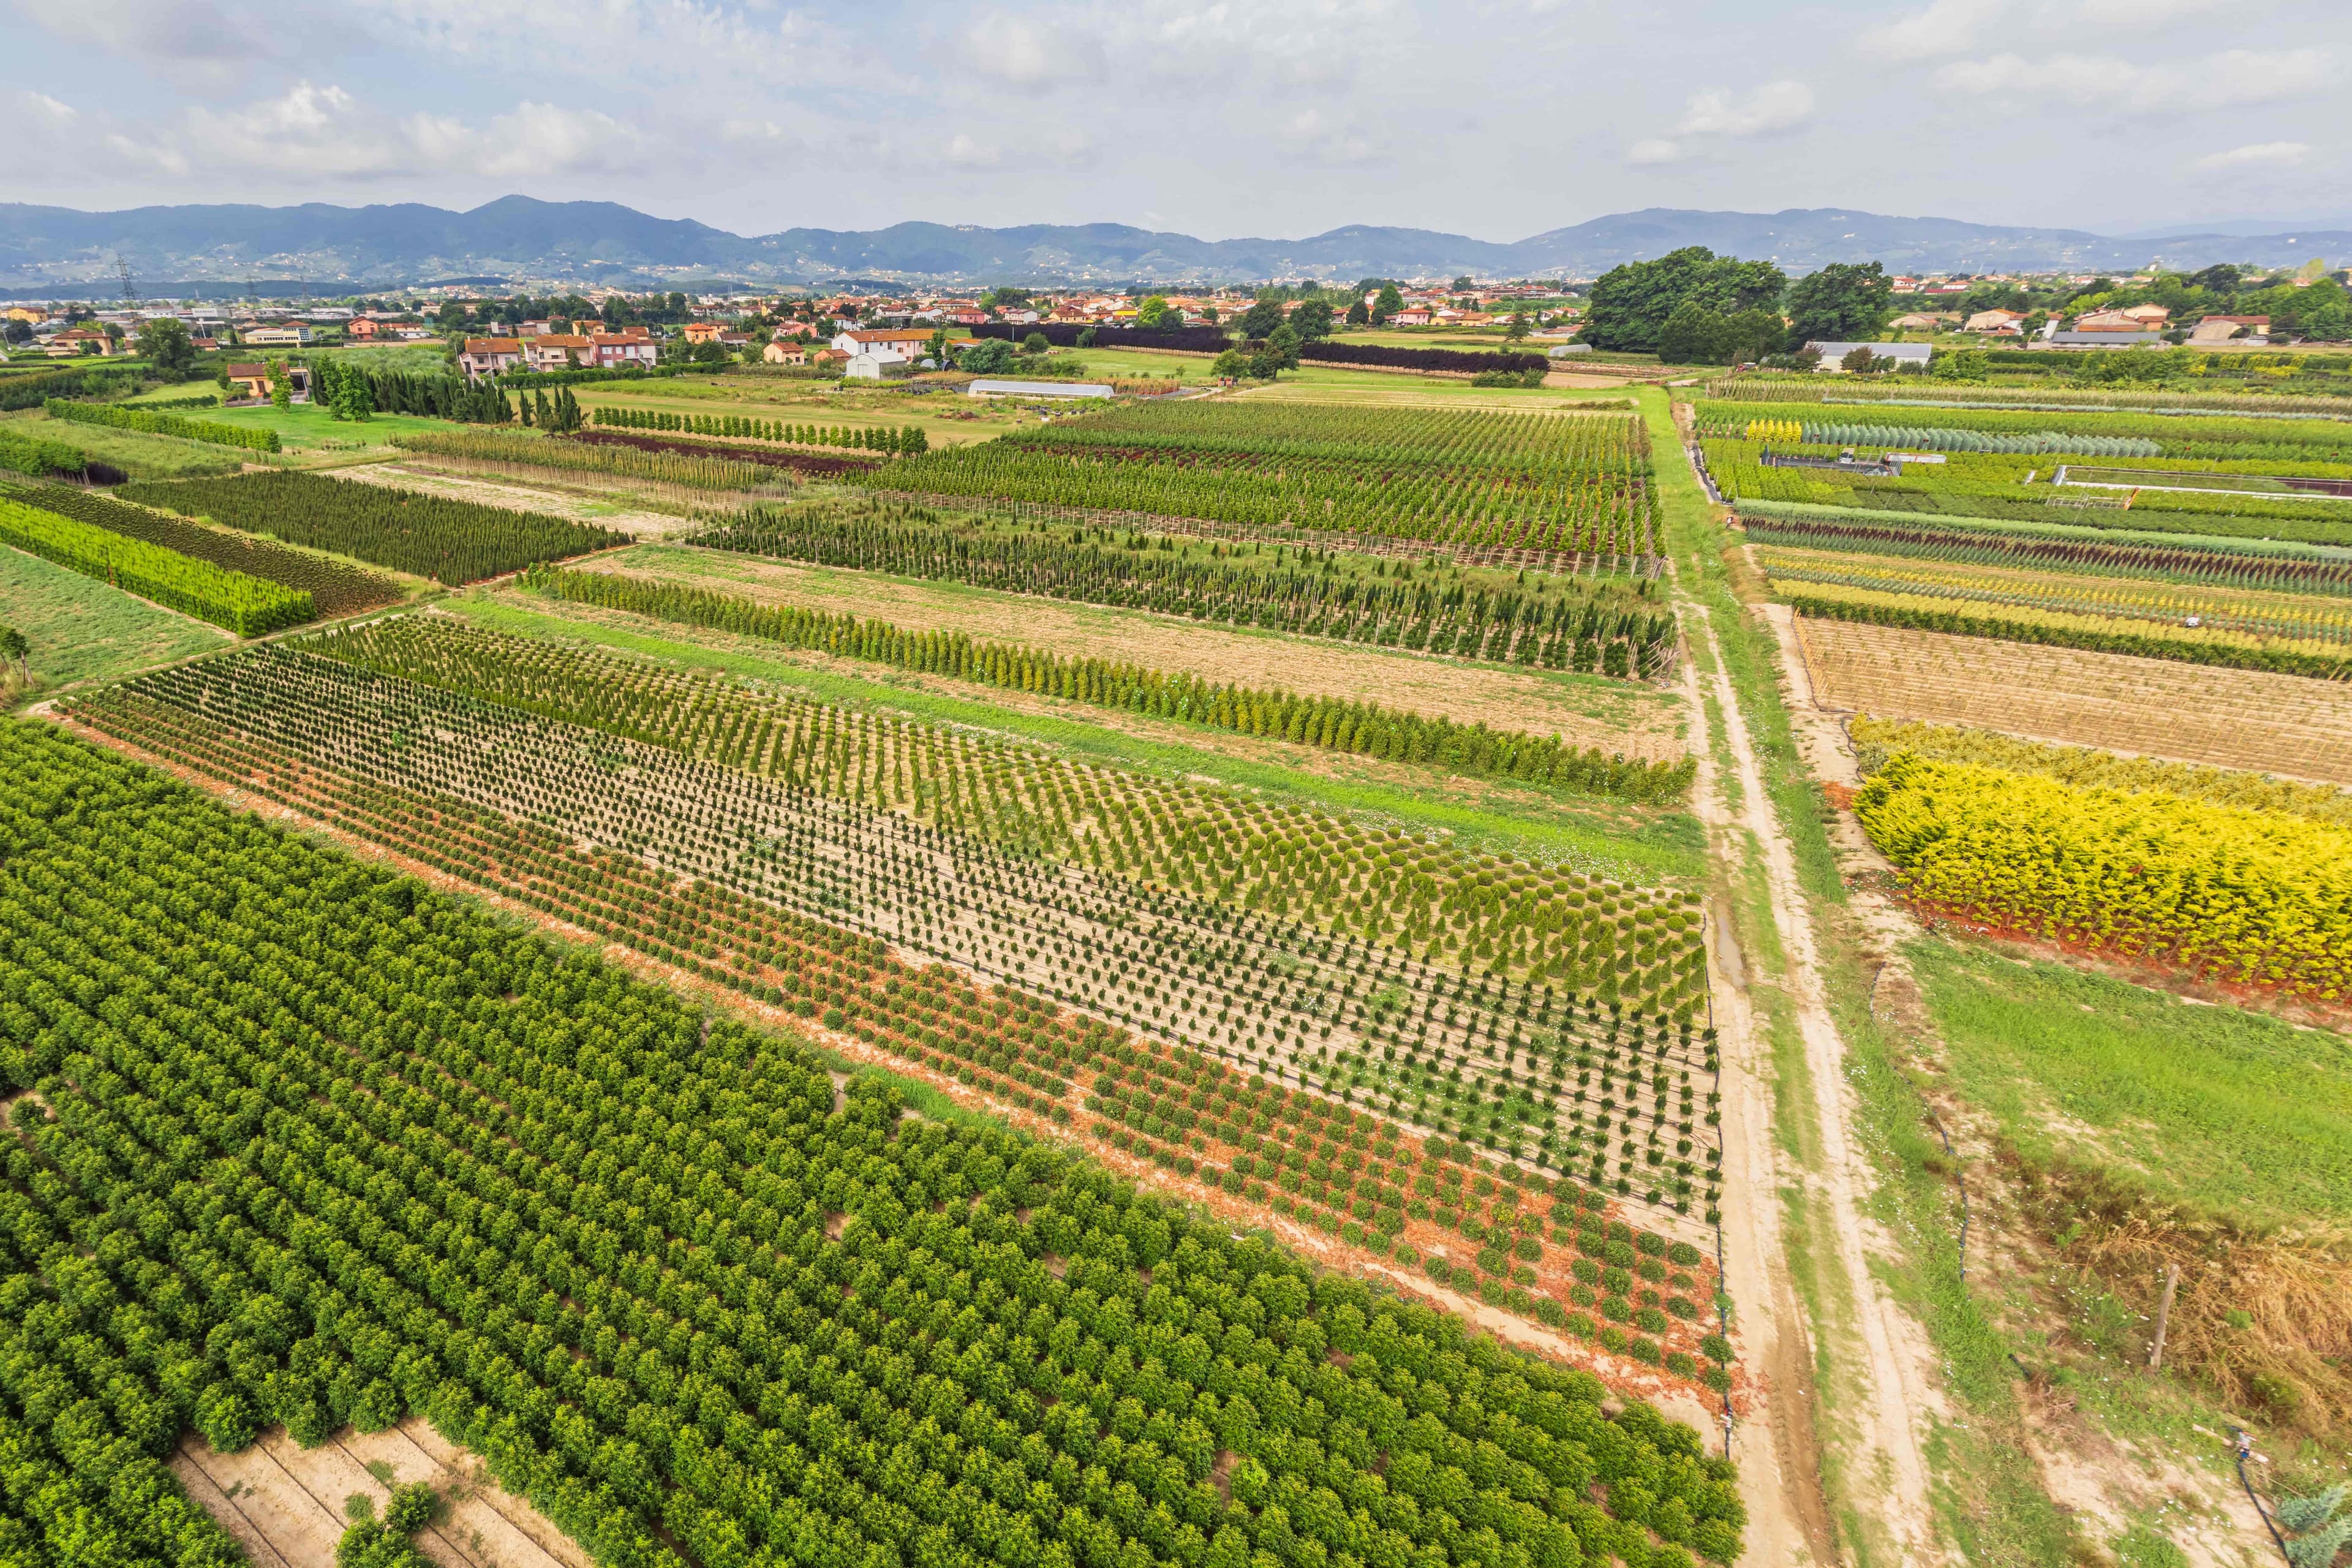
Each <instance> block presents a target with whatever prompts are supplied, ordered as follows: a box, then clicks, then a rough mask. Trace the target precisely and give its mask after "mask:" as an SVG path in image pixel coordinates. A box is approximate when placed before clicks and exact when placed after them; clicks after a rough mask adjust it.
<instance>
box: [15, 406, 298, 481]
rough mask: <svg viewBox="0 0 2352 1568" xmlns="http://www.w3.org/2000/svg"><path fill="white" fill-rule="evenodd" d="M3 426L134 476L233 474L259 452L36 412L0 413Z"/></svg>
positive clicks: (163, 476) (172, 477)
mask: <svg viewBox="0 0 2352 1568" xmlns="http://www.w3.org/2000/svg"><path fill="white" fill-rule="evenodd" d="M0 426H5V428H7V429H9V430H13V431H18V432H21V433H23V434H25V435H27V436H36V437H39V438H41V439H42V440H45V441H63V442H65V443H66V444H67V445H68V446H69V447H77V448H79V450H80V452H81V453H82V455H83V456H84V457H85V458H88V459H89V460H91V461H93V462H100V463H105V464H108V465H110V466H111V467H113V468H119V469H121V471H122V472H123V473H125V474H127V475H128V476H130V477H131V479H188V478H193V477H195V476H198V475H205V474H233V473H236V471H237V470H238V469H239V468H243V467H244V466H245V464H246V463H247V461H248V460H251V459H253V458H258V457H259V456H260V454H258V453H239V452H236V451H235V450H232V449H231V448H228V447H215V446H212V445H209V444H207V443H205V442H203V441H184V440H182V439H181V438H179V437H176V436H151V435H148V434H146V433H145V432H143V431H139V430H116V429H112V428H110V427H108V426H103V425H77V424H74V423H72V422H71V421H68V420H63V419H52V418H50V417H49V416H47V414H45V413H42V412H39V411H38V410H34V411H30V412H27V413H23V414H12V415H7V416H0Z"/></svg>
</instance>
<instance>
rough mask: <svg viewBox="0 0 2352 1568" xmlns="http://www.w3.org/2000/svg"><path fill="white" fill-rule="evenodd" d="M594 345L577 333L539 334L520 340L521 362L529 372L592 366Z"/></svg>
mask: <svg viewBox="0 0 2352 1568" xmlns="http://www.w3.org/2000/svg"><path fill="white" fill-rule="evenodd" d="M595 349H596V345H595V343H594V342H592V341H591V340H590V339H589V338H588V337H586V336H585V335H584V334H582V333H579V332H541V334H540V335H539V336H537V337H535V338H525V339H523V340H522V360H523V363H524V365H525V366H527V367H528V368H530V369H531V370H570V369H572V367H573V366H575V365H593V364H594V363H596V361H595Z"/></svg>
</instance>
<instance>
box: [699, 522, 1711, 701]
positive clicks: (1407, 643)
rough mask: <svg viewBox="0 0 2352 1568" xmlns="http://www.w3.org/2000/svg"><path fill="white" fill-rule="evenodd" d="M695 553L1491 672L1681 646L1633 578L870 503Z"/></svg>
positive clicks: (1650, 659) (711, 537)
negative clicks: (1060, 602)
mask: <svg viewBox="0 0 2352 1568" xmlns="http://www.w3.org/2000/svg"><path fill="white" fill-rule="evenodd" d="M691 542H692V543H695V544H698V545H700V546H703V547H704V548H706V549H712V550H730V551H738V552H744V553H747V554H753V555H767V556H773V557H776V558H778V559H781V560H786V561H800V562H806V563H810V564H813V565H823V566H845V567H854V568H856V569H858V570H861V571H873V572H887V573H890V574H894V575H898V576H908V577H925V578H932V579H941V580H945V581H949V582H956V583H963V584H971V585H972V586H974V587H982V588H994V589H999V590H1004V591H1010V592H1013V593H1024V594H1039V595H1045V596H1048V597H1052V598H1057V599H1075V600H1079V601H1083V602H1085V603H1089V604H1097V605H1116V606H1121V607H1132V608H1140V609H1149V610H1153V611H1157V612H1160V613H1161V614H1164V615H1174V616H1187V617H1189V618H1191V619H1192V620H1196V621H1211V622H1222V623H1224V624H1227V625H1232V626H1260V627H1265V628H1268V629H1271V630H1277V631H1283V632H1288V633H1292V634H1295V635H1303V636H1308V637H1334V638H1338V639H1339V640H1341V641H1347V642H1361V643H1368V644H1371V645H1373V646H1376V647H1399V648H1404V649H1406V650H1409V651H1412V652H1423V651H1426V652H1430V653H1439V654H1450V655H1453V656H1454V657H1456V658H1473V659H1480V660H1484V661H1486V662H1490V663H1498V664H1501V663H1517V664H1527V665H1540V664H1542V663H1543V662H1544V658H1545V656H1546V654H1547V653H1548V652H1550V651H1552V646H1551V645H1552V643H1553V639H1556V638H1557V637H1558V634H1559V632H1560V631H1561V630H1562V629H1563V628H1566V629H1570V630H1572V631H1574V632H1575V633H1577V634H1578V635H1577V636H1576V637H1575V638H1574V640H1572V641H1571V642H1570V643H1569V644H1568V645H1567V646H1566V647H1564V648H1561V649H1560V650H1559V653H1560V658H1561V662H1562V664H1564V665H1566V666H1568V667H1570V668H1576V669H1598V668H1601V667H1602V665H1603V664H1604V663H1608V662H1613V661H1611V660H1610V659H1609V658H1608V655H1607V646H1608V645H1609V644H1610V643H1612V642H1614V641H1616V640H1617V639H1618V636H1619V634H1618V632H1617V631H1616V630H1615V628H1616V626H1620V625H1622V626H1628V627H1629V628H1630V630H1629V631H1628V632H1627V633H1626V634H1624V635H1625V636H1626V637H1627V639H1628V640H1630V641H1631V643H1632V644H1633V650H1632V657H1631V658H1630V659H1628V660H1626V661H1625V662H1626V663H1627V664H1628V666H1629V668H1630V669H1631V670H1633V671H1639V672H1641V673H1645V674H1646V673H1654V672H1655V671H1657V670H1659V669H1661V668H1664V665H1665V663H1666V661H1667V660H1668V659H1669V658H1671V657H1672V655H1673V651H1674V648H1675V637H1676V633H1675V619H1674V616H1673V614H1672V613H1671V612H1670V611H1668V610H1666V609H1665V608H1664V604H1663V599H1662V596H1661V595H1660V594H1659V591H1658V583H1659V579H1657V578H1655V577H1636V576H1633V575H1631V574H1624V575H1618V574H1610V575H1606V576H1604V575H1601V574H1598V573H1596V574H1593V575H1591V576H1578V575H1573V574H1570V575H1564V576H1563V575H1553V574H1534V575H1532V576H1531V575H1530V574H1528V573H1527V572H1525V571H1520V572H1518V573H1517V574H1514V573H1511V572H1508V571H1503V570H1496V569H1494V568H1485V569H1480V568H1475V567H1473V568H1465V567H1464V566H1462V565H1459V564H1457V563H1453V562H1449V561H1442V560H1437V559H1431V560H1428V561H1424V562H1415V561H1411V560H1399V561H1385V560H1377V559H1371V558H1367V557H1363V556H1357V555H1350V554H1344V553H1341V552H1336V551H1328V550H1320V549H1316V548H1313V547H1305V548H1300V547H1295V546H1293V545H1290V544H1286V543H1279V542H1258V541H1254V540H1253V541H1246V542H1244V541H1236V542H1232V543H1226V542H1222V541H1213V540H1201V539H1190V538H1185V537H1182V536H1181V535H1169V534H1150V533H1145V532H1141V531H1118V530H1111V529H1104V528H1088V527H1086V526H1084V525H1082V524H1075V523H1055V522H1051V521H1026V520H1023V519H1019V518H1010V517H991V516H985V515H967V516H961V517H955V516H946V515H942V514H941V513H940V512H939V511H937V510H932V509H929V508H927V507H917V506H908V505H906V504H904V503H899V502H891V501H872V500H868V501H862V502H861V501H832V502H811V503H806V504H803V505H800V506H792V507H763V508H757V509H754V510H751V511H748V512H745V513H743V514H741V515H740V516H738V517H734V518H729V519H723V520H719V521H716V522H714V524H713V525H712V526H711V527H709V528H708V529H706V530H704V531H702V532H700V533H698V534H696V535H695V536H693V538H692V540H691Z"/></svg>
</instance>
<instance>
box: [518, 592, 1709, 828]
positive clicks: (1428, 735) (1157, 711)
mask: <svg viewBox="0 0 2352 1568" xmlns="http://www.w3.org/2000/svg"><path fill="white" fill-rule="evenodd" d="M525 581H526V585H527V586H529V587H530V588H532V589H534V590H536V591H538V592H540V593H541V594H545V595H548V596H550V597H551V598H553V599H557V600H562V601H568V602H572V603H576V604H587V605H598V606H601V607H604V608H606V609H613V610H621V611H625V612H628V613H631V614H635V615H643V616H653V617H656V618H659V619H664V620H670V621H676V622H678V623H681V624H684V625H688V626H709V627H713V628H716V629H719V630H722V631H728V632H733V633H737V634H741V635H749V636H753V637H765V638H770V639H772V640H773V641H775V642H778V643H780V644H782V645H783V646H785V647H803V648H811V649H818V650H823V651H824V652H827V653H833V654H838V655H844V656H847V657H851V658H861V659H870V660H873V661H876V662H877V663H881V664H884V665H889V666H895V667H897V668H904V669H913V670H919V671H923V672H926V673H934V674H939V675H942V676H947V677H951V678H954V679H962V680H971V681H975V682H979V683H982V684H984V685H990V686H998V687H1004V688H1009V689H1014V690H1019V691H1024V692H1040V693H1044V694H1045V695H1048V696H1053V697H1059V698H1064V699H1066V700H1072V701H1076V702H1079V703H1084V704H1089V705H1092V706H1097V707H1102V708H1108V709H1116V710H1131V711H1135V712H1139V713H1145V714H1150V715H1151V716H1154V717H1157V718H1161V719H1170V720H1174V721H1179V722H1182V723H1188V724H1198V725H1202V726H1205V727H1208V728H1212V729H1217V730H1226V731H1237V732H1240V733H1243V734H1251V735H1263V736H1267V737H1270V738H1280V739H1284V740H1287V741H1291V742H1297V743H1299V744H1302V745H1306V746H1310V747H1318V748H1322V749H1325V750H1328V751H1332V752H1340V753H1349V754H1362V755H1369V756H1373V757H1378V758H1381V759H1383V760H1402V761H1408V762H1412V763H1429V764H1433V765H1435V766H1438V767H1442V768H1444V769H1446V770H1448V771H1451V772H1454V773H1464V774H1468V775H1471V776H1475V777H1491V778H1509V779H1518V780H1525V781H1528V782H1531V783H1535V784H1554V785H1559V786H1563V787H1566V788H1570V789H1575V790H1580V791H1585V792H1589V793H1591V794H1594V795H1609V796H1614V797H1615V798H1618V799H1622V800H1628V801H1637V802H1643V803H1650V804H1663V803H1668V802H1673V801H1676V800H1679V799H1681V798H1682V797H1683V796H1684V795H1685V794H1686V793H1687V792H1688V790H1689V788H1690V783H1691V779H1692V777H1693V775H1694V773H1695V772H1696V763H1695V762H1694V761H1693V760H1692V759H1691V758H1690V757H1688V756H1687V755H1685V756H1684V757H1682V758H1681V759H1679V760H1668V759H1666V758H1663V757H1662V758H1658V759H1656V760H1654V761H1643V760H1641V759H1639V758H1630V759H1629V758H1627V757H1625V756H1624V755H1623V754H1622V753H1617V754H1614V755H1604V754H1603V753H1602V752H1601V749H1600V748H1599V747H1598V746H1597V745H1588V746H1586V747H1584V748H1583V749H1581V750H1579V749H1578V747H1577V746H1576V745H1575V743H1574V742H1573V741H1571V740H1569V739H1566V738H1564V737H1562V736H1561V735H1559V734H1557V733H1555V734H1553V735H1550V736H1539V735H1535V734H1530V733H1528V732H1525V731H1509V730H1496V729H1493V728H1490V727H1489V726H1488V725H1487V724H1486V721H1484V719H1475V720H1473V721H1471V722H1469V723H1466V724H1465V723H1458V722H1456V721H1454V719H1452V718H1451V717H1448V716H1447V715H1446V714H1445V713H1444V712H1443V711H1440V712H1439V713H1437V714H1434V715H1432V714H1429V713H1426V712H1420V713H1416V712H1411V711H1405V710H1398V709H1393V708H1390V707H1387V706H1385V705H1384V704H1381V703H1379V702H1375V701H1370V700H1365V699H1360V698H1358V699H1353V700H1351V699H1349V698H1346V697H1340V696H1315V695H1302V694H1297V693H1294V692H1291V691H1287V690H1281V689H1264V688H1252V687H1245V686H1243V685H1241V684H1240V683H1239V682H1234V681H1224V680H1220V679H1215V678H1214V677H1213V675H1208V674H1202V673H1200V672H1198V671H1195V670H1188V669H1177V670H1168V669H1162V668H1152V667H1149V666H1142V665H1139V664H1137V663H1135V662H1133V661H1131V660H1129V659H1125V658H1106V657H1101V656H1098V655H1095V654H1090V653H1084V652H1064V651H1060V650H1059V649H1056V648H1048V647H1034V646H1031V645H1028V644H1026V643H1021V644H1013V643H1002V642H996V641H993V640H989V639H984V638H980V637H971V636H969V635H967V634H966V633H963V632H961V631H952V630H943V629H925V628H915V627H902V626H896V625H893V624H891V623H888V622H885V621H883V620H880V619H878V618H874V617H867V618H864V619H861V618H860V617H858V616H855V615H851V614H848V613H846V612H842V611H835V610H830V609H810V608H806V607H803V606H801V605H792V604H787V603H780V602H777V601H774V600H771V599H767V598H754V597H751V596H749V595H742V594H732V593H722V592H719V591H717V590H714V589H711V588H707V587H703V586H699V585H698V584H695V583H692V582H671V581H666V580H662V579H658V578H651V577H645V576H639V575H637V574H632V573H624V572H604V571H557V570H553V569H538V570H534V571H533V572H531V573H530V575H529V576H528V577H527V578H526V580H525ZM1087 646H1088V644H1087V643H1086V642H1085V641H1084V640H1080V641H1078V642H1077V643H1076V647H1087ZM1115 651H1116V650H1115Z"/></svg>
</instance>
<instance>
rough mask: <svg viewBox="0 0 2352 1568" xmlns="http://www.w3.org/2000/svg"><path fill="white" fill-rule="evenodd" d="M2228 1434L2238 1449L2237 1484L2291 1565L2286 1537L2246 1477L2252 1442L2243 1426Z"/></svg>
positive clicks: (2290, 1553)
mask: <svg viewBox="0 0 2352 1568" xmlns="http://www.w3.org/2000/svg"><path fill="white" fill-rule="evenodd" d="M2230 1436H2231V1440H2232V1442H2233V1444H2234V1446H2235V1447H2236V1448H2237V1450H2238V1455H2237V1458H2238V1484H2239V1485H2240V1486H2242V1487H2243V1488H2245V1489H2246V1500H2247V1501H2248V1502H2250V1503H2252V1504H2253V1505H2254V1511H2255V1512H2256V1513H2258V1514H2261V1515H2262V1516H2263V1526H2264V1528H2266V1529H2267V1530H2269V1531H2270V1532H2271V1540H2272V1541H2273V1542H2276V1543H2277V1546H2278V1549H2279V1555H2280V1556H2282V1557H2284V1558H2285V1559H2286V1560H2287V1562H2288V1563H2289V1564H2290V1565H2292V1564H2293V1563H2294V1552H2289V1551H2288V1550H2287V1549H2286V1537H2284V1535H2281V1534H2280V1533H2279V1528H2278V1523H2277V1521H2274V1520H2273V1519H2272V1518H2271V1510H2268V1509H2266V1508H2264V1507H2263V1500H2262V1499H2261V1498H2259V1497H2256V1496H2255V1495H2254V1483H2253V1482H2252V1481H2250V1480H2248V1479H2246V1456H2247V1455H2249V1454H2251V1453H2252V1452H2253V1451H2254V1445H2253V1442H2252V1439H2251V1438H2249V1437H2248V1436H2246V1429H2245V1428H2244V1427H2243V1426H2232V1427H2231V1428H2230Z"/></svg>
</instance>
